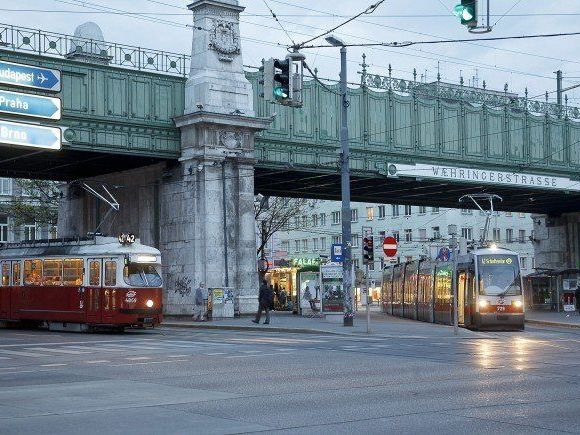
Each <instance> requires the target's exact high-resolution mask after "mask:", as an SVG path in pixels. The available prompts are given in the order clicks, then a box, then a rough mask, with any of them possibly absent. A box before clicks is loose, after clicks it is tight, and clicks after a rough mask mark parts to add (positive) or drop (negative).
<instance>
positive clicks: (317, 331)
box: [161, 322, 352, 336]
mask: <svg viewBox="0 0 580 435" xmlns="http://www.w3.org/2000/svg"><path fill="white" fill-rule="evenodd" d="M161 326H162V327H167V328H187V329H214V330H215V329H218V330H225V331H259V332H290V333H292V332H294V333H298V334H326V335H346V336H351V335H352V334H342V333H338V332H330V331H324V330H321V329H308V328H279V327H276V326H273V327H270V326H264V327H255V326H234V325H209V324H203V323H201V324H199V325H196V324H192V323H178V322H163V323H161Z"/></svg>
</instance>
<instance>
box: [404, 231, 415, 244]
mask: <svg viewBox="0 0 580 435" xmlns="http://www.w3.org/2000/svg"><path fill="white" fill-rule="evenodd" d="M412 241H413V230H412V229H411V228H407V229H405V242H412Z"/></svg>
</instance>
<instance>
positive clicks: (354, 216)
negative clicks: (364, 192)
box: [350, 208, 358, 222]
mask: <svg viewBox="0 0 580 435" xmlns="http://www.w3.org/2000/svg"><path fill="white" fill-rule="evenodd" d="M350 221H351V222H358V210H357V209H356V208H353V209H352V210H351V211H350Z"/></svg>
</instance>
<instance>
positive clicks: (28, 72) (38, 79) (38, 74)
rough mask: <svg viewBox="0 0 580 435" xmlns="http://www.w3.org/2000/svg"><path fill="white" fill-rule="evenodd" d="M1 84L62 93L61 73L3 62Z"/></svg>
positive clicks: (0, 68)
mask: <svg viewBox="0 0 580 435" xmlns="http://www.w3.org/2000/svg"><path fill="white" fill-rule="evenodd" d="M0 84H5V85H10V86H20V87H25V88H33V89H42V90H45V91H52V92H60V88H61V79H60V71H59V70H56V69H50V68H42V67H37V66H32V65H24V64H21V63H13V62H6V61H3V60H2V61H0Z"/></svg>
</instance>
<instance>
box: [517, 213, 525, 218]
mask: <svg viewBox="0 0 580 435" xmlns="http://www.w3.org/2000/svg"><path fill="white" fill-rule="evenodd" d="M518 216H519V217H521V218H525V217H526V214H525V213H518Z"/></svg>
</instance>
